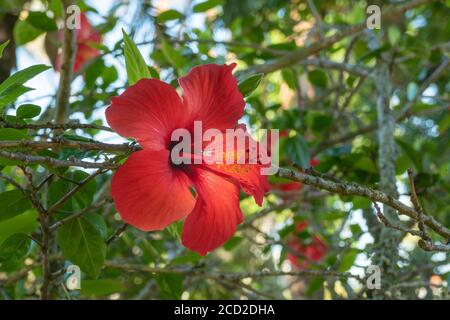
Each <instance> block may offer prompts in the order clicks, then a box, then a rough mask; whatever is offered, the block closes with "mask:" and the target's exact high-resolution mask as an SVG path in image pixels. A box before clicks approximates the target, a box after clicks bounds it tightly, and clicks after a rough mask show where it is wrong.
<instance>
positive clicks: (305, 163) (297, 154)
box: [286, 135, 311, 168]
mask: <svg viewBox="0 0 450 320" xmlns="http://www.w3.org/2000/svg"><path fill="white" fill-rule="evenodd" d="M286 152H287V154H288V156H289V158H290V159H291V160H292V161H293V162H294V163H295V164H296V165H298V166H300V167H302V168H309V167H310V165H309V162H310V160H311V159H310V155H309V151H308V144H307V143H306V141H305V139H303V137H302V136H300V135H297V136H295V137H291V138H288V139H287V140H286Z"/></svg>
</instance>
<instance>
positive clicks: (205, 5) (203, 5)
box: [192, 0, 222, 12]
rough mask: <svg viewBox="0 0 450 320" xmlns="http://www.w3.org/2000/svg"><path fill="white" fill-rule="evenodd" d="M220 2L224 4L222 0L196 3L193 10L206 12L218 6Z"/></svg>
mask: <svg viewBox="0 0 450 320" xmlns="http://www.w3.org/2000/svg"><path fill="white" fill-rule="evenodd" d="M219 4H222V0H208V1H204V2H200V3H198V4H196V5H195V6H194V8H193V9H192V10H193V11H194V12H205V11H207V10H209V9H212V8H214V7H215V6H218V5H219Z"/></svg>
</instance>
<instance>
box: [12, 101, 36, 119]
mask: <svg viewBox="0 0 450 320" xmlns="http://www.w3.org/2000/svg"><path fill="white" fill-rule="evenodd" d="M40 113H41V107H40V106H37V105H35V104H23V105H21V106H20V107H18V108H17V112H16V116H17V117H18V118H21V119H29V118H34V117H37V116H38V115H39V114H40Z"/></svg>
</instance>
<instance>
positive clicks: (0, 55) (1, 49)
mask: <svg viewBox="0 0 450 320" xmlns="http://www.w3.org/2000/svg"><path fill="white" fill-rule="evenodd" d="M8 44H9V40H6V41H5V42H3V43H2V44H0V58H1V57H3V51H4V50H5V48H6V47H7V46H8Z"/></svg>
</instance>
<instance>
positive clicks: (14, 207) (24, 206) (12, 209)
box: [0, 190, 31, 222]
mask: <svg viewBox="0 0 450 320" xmlns="http://www.w3.org/2000/svg"><path fill="white" fill-rule="evenodd" d="M0 204H1V205H0V222H1V221H5V220H8V219H11V218H13V217H15V216H17V215H19V214H21V213H22V212H24V211H26V210H28V209H30V208H31V204H30V201H29V200H28V198H27V197H26V196H25V195H24V194H23V193H22V192H21V191H20V190H10V191H5V192H2V193H0Z"/></svg>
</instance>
